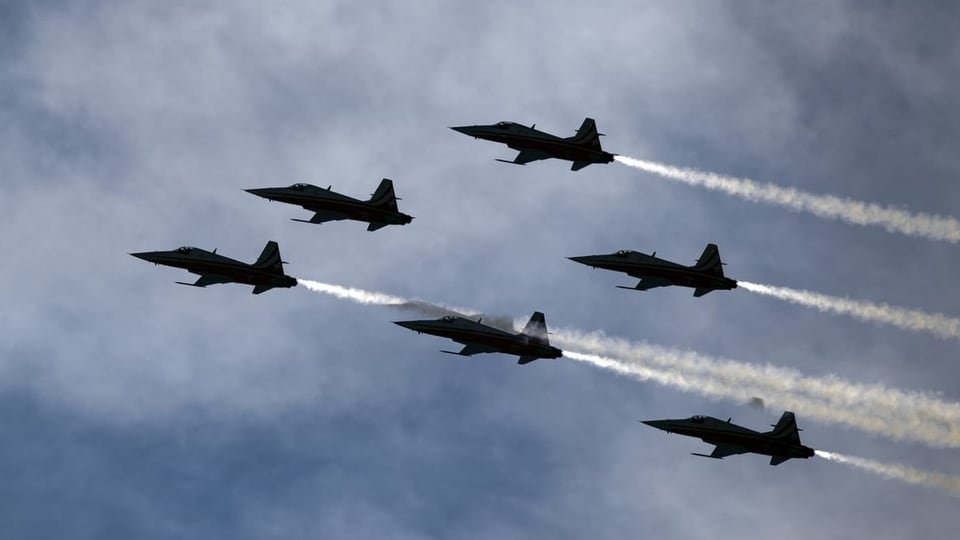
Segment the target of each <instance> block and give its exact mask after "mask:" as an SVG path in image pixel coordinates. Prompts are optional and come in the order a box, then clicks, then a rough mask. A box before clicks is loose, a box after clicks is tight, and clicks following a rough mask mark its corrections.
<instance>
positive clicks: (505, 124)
mask: <svg viewBox="0 0 960 540" xmlns="http://www.w3.org/2000/svg"><path fill="white" fill-rule="evenodd" d="M512 125H513V122H497V127H498V128H500V129H510V126H512Z"/></svg>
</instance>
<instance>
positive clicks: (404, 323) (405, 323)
mask: <svg viewBox="0 0 960 540" xmlns="http://www.w3.org/2000/svg"><path fill="white" fill-rule="evenodd" d="M393 324H395V325H397V326H402V327H404V328H409V329H410V330H416V323H415V322H414V321H393Z"/></svg>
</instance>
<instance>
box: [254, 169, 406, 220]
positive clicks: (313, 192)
mask: <svg viewBox="0 0 960 540" xmlns="http://www.w3.org/2000/svg"><path fill="white" fill-rule="evenodd" d="M331 187H332V186H331ZM245 191H246V192H247V193H252V194H254V195H256V196H258V197H263V198H264V199H269V200H271V201H280V202H283V203H287V204H295V205H298V206H302V207H303V208H304V209H306V210H310V211H313V212H315V214H314V215H313V217H312V218H310V219H308V220H307V219H292V220H291V221H299V222H301V223H325V222H327V221H337V220H341V219H353V220H356V221H365V222H367V223H369V224H370V225H369V226H368V227H367V230H368V231H375V230H377V229H381V228H383V227H386V226H387V225H406V224H407V223H410V222H411V221H413V217H412V216H408V215H407V214H404V213H402V212H400V210H398V209H397V201H398V200H400V199H398V198H397V196H396V195H395V194H394V192H393V182H392V181H391V180H390V179H389V178H384V179H383V180H381V181H380V185H379V186H377V190H376V191H375V192H373V195H372V196H371V197H370V200H367V201H361V200H359V199H354V198H353V197H348V196H346V195H342V194H340V193H337V192H335V191H332V190H331V188H330V187H328V188H326V189H324V188H321V187H317V186H314V185H311V184H293V185H292V186H290V187H272V188H259V189H247V190H245Z"/></svg>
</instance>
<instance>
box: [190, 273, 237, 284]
mask: <svg viewBox="0 0 960 540" xmlns="http://www.w3.org/2000/svg"><path fill="white" fill-rule="evenodd" d="M177 283H179V284H180V285H190V286H191V287H206V286H207V285H216V284H217V283H233V280H232V279H230V278H228V277H226V276H218V275H217V274H201V275H200V279H198V280H197V281H195V282H193V283H186V282H183V281H178V282H177Z"/></svg>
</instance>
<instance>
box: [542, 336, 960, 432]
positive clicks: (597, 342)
mask: <svg viewBox="0 0 960 540" xmlns="http://www.w3.org/2000/svg"><path fill="white" fill-rule="evenodd" d="M554 338H555V341H557V343H558V344H559V345H560V346H561V347H563V348H564V356H566V357H568V358H571V359H573V360H578V361H582V362H587V363H590V364H593V365H595V366H598V367H602V368H604V369H609V370H612V371H615V372H617V373H619V374H621V375H626V376H630V377H634V378H637V379H640V380H645V381H646V380H651V381H653V382H656V383H659V384H662V385H665V386H670V387H673V388H676V389H678V390H682V391H686V392H694V393H697V394H700V395H705V396H708V397H712V398H718V399H732V400H736V401H739V402H746V401H750V400H751V399H753V398H755V397H757V396H762V399H763V400H764V401H765V402H766V404H767V406H768V407H782V408H784V409H792V410H794V411H796V412H797V413H798V414H800V415H803V416H807V417H813V418H818V419H820V420H823V421H826V422H830V423H836V424H843V425H847V426H850V427H854V428H857V429H860V430H863V431H867V432H871V433H876V434H878V435H883V436H885V437H890V438H892V439H896V440H913V441H919V442H922V443H924V444H927V445H929V446H932V447H938V448H947V447H953V448H956V447H960V403H956V402H946V401H943V400H941V399H938V398H937V397H935V396H932V395H930V394H927V393H923V392H909V391H903V390H897V389H893V388H887V387H884V386H882V385H876V384H874V385H864V384H857V383H853V382H849V381H845V380H843V379H840V378H838V377H833V376H827V377H807V376H803V375H802V374H800V373H799V372H797V371H795V370H793V369H788V368H781V367H776V366H771V365H769V364H767V365H756V364H748V363H744V362H737V361H734V360H727V359H723V358H715V357H711V356H708V355H704V354H699V353H694V352H684V351H678V350H676V349H668V348H664V347H658V346H655V345H649V344H646V343H635V342H629V341H626V340H622V339H616V338H610V337H607V336H605V335H604V334H602V333H599V332H596V333H582V332H577V331H572V330H554ZM567 347H570V348H573V349H577V350H579V351H580V352H567V351H566V349H567Z"/></svg>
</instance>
